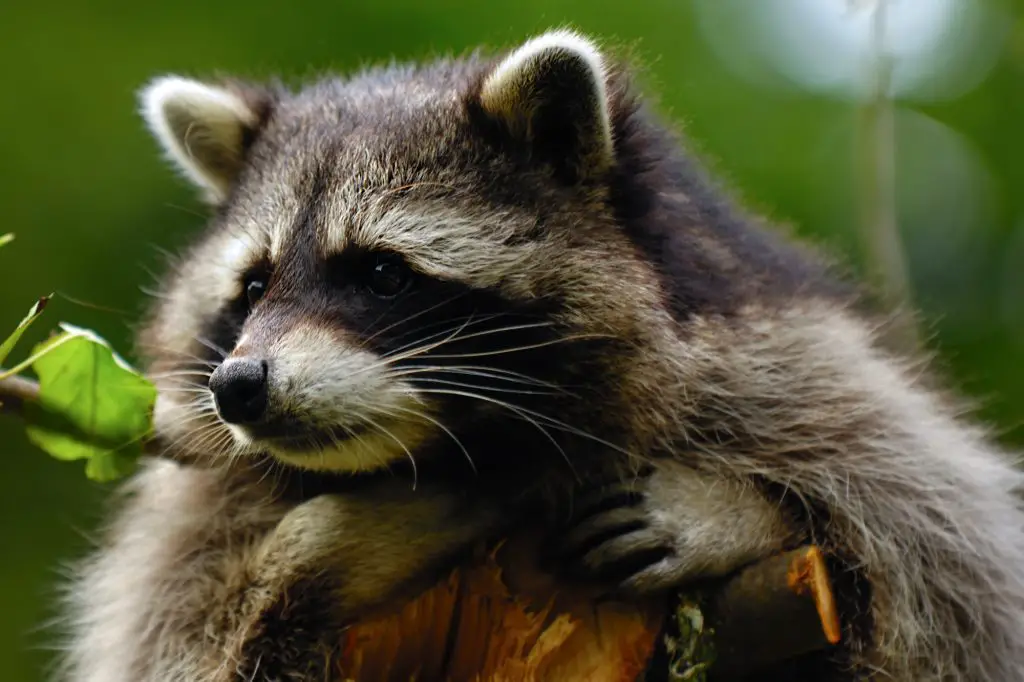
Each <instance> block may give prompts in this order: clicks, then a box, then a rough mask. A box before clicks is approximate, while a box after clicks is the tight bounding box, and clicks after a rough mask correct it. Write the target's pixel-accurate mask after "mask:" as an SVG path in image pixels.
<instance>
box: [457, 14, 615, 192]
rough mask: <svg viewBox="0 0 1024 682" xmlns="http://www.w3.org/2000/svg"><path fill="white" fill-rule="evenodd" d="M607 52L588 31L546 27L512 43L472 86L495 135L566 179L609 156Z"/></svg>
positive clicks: (474, 108) (576, 178) (586, 174)
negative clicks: (514, 46) (477, 84)
mask: <svg viewBox="0 0 1024 682" xmlns="http://www.w3.org/2000/svg"><path fill="white" fill-rule="evenodd" d="M606 78H607V73H606V65H605V58H604V56H603V55H602V54H601V51H600V50H599V49H598V46H597V45H596V44H595V43H594V42H593V41H592V40H590V39H589V38H586V37H584V36H582V35H580V34H579V33H576V32H574V31H571V30H567V29H559V30H554V31H549V32H547V33H545V34H542V35H540V36H538V37H535V38H532V39H530V40H528V41H526V42H525V43H524V44H522V45H521V46H520V47H519V48H517V49H515V50H513V51H512V52H511V54H509V55H507V56H506V57H505V58H504V59H503V60H501V62H500V63H498V64H497V66H495V67H494V69H493V70H492V71H491V72H490V73H489V74H487V76H486V77H485V78H484V79H483V81H482V83H481V84H480V87H479V90H478V91H476V92H474V93H471V95H472V96H473V99H471V101H470V102H469V105H470V111H471V112H479V113H482V114H483V119H484V120H485V121H489V122H490V128H491V129H492V130H497V131H498V135H499V136H500V138H502V139H504V140H506V141H508V142H511V143H512V145H513V146H514V147H515V148H517V149H518V150H520V151H522V152H526V153H527V154H528V155H529V157H530V158H531V159H533V160H534V161H535V162H540V163H544V164H547V165H548V166H550V167H551V168H553V169H554V170H555V172H556V174H557V175H558V176H559V177H561V178H563V179H565V180H566V181H568V182H570V183H574V182H580V181H586V180H588V179H592V178H596V177H600V176H601V175H602V174H603V173H604V172H605V171H607V170H608V169H609V168H610V167H611V165H612V164H613V163H614V155H615V145H614V141H613V140H612V130H611V123H610V111H609V102H608V94H607V91H606V84H605V81H606Z"/></svg>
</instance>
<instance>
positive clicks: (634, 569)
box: [593, 547, 673, 584]
mask: <svg viewBox="0 0 1024 682" xmlns="http://www.w3.org/2000/svg"><path fill="white" fill-rule="evenodd" d="M672 554H673V551H672V548H671V547H652V548H650V549H643V550H638V551H636V552H633V553H631V554H628V555H626V556H623V557H620V558H619V559H616V560H615V561H610V562H607V563H605V564H603V565H601V566H600V567H598V569H597V570H596V571H595V572H594V574H593V576H594V578H596V579H597V580H599V581H601V582H609V583H614V584H620V583H624V582H626V580H628V579H629V578H630V577H632V576H634V575H636V574H637V573H639V572H641V571H643V570H644V569H646V568H649V567H651V566H653V565H654V564H656V563H658V562H659V561H662V560H663V559H666V558H668V557H670V556H672Z"/></svg>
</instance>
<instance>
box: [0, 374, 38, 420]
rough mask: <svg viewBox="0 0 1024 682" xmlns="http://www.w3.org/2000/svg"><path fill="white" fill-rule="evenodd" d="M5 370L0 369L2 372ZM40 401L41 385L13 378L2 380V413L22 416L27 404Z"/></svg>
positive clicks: (0, 388)
mask: <svg viewBox="0 0 1024 682" xmlns="http://www.w3.org/2000/svg"><path fill="white" fill-rule="evenodd" d="M2 371H3V370H2V369H0V372H2ZM38 400H39V384H38V383H37V382H35V381H32V380H31V379H26V378H24V377H19V376H13V377H7V378H6V379H0V412H4V413H7V414H16V415H21V414H23V413H24V409H25V403H30V402H31V403H34V402H38Z"/></svg>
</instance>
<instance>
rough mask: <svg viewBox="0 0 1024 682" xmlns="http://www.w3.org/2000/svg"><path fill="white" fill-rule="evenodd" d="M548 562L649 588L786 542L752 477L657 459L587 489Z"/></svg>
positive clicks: (711, 572)
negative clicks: (625, 477)
mask: <svg viewBox="0 0 1024 682" xmlns="http://www.w3.org/2000/svg"><path fill="white" fill-rule="evenodd" d="M575 507H576V511H575V513H574V515H573V517H572V518H571V519H570V522H569V523H568V524H567V525H566V526H564V527H562V528H560V529H559V530H558V531H557V532H556V533H555V534H554V535H553V536H551V537H550V538H549V541H548V544H547V547H548V552H547V557H546V561H545V563H547V564H548V565H549V566H550V567H552V568H553V569H554V571H555V573H557V574H560V575H562V576H563V577H564V578H566V579H568V580H573V581H582V582H592V583H596V584H599V585H608V586H610V587H611V588H612V589H613V591H616V592H625V593H632V594H649V593H654V592H662V591H666V590H670V589H675V588H678V587H680V586H682V585H685V584H687V583H690V582H692V581H694V580H697V579H702V578H711V577H718V576H722V575H725V574H726V573H729V572H731V571H733V570H735V569H736V568H738V567H739V566H742V565H743V564H746V563H748V562H751V561H755V560H757V559H760V558H762V557H764V556H767V555H768V554H770V553H772V552H774V551H778V550H779V549H781V547H782V545H783V543H784V542H785V541H786V539H787V526H786V524H785V522H784V521H783V519H782V518H781V516H780V514H779V510H778V507H777V505H774V504H772V503H771V502H769V501H768V500H767V499H766V498H765V497H764V496H763V495H762V494H761V493H760V492H758V491H757V490H755V489H754V487H753V486H752V485H750V484H749V483H744V482H741V481H736V480H729V479H725V478H722V477H719V476H714V475H711V474H709V473H705V472H699V471H696V470H694V469H692V468H690V467H687V466H684V465H682V464H680V463H679V462H677V461H674V460H669V461H663V462H657V463H656V464H655V465H654V466H652V467H651V468H650V469H649V470H648V471H646V472H644V473H643V474H641V475H640V476H638V477H637V478H635V479H632V480H629V481H622V482H617V483H613V484H610V485H604V486H601V487H600V488H596V489H593V490H591V491H588V492H586V493H585V494H584V496H583V497H582V498H581V499H579V500H578V501H577V504H576V505H575Z"/></svg>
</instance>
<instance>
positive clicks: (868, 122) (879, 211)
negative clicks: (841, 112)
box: [858, 0, 920, 351]
mask: <svg viewBox="0 0 1024 682" xmlns="http://www.w3.org/2000/svg"><path fill="white" fill-rule="evenodd" d="M887 4H888V0H876V1H875V2H874V3H873V4H872V6H871V7H870V9H869V10H868V11H870V12H871V13H872V23H871V38H872V57H873V60H872V64H871V77H872V84H871V85H872V87H871V93H870V95H869V96H868V99H867V100H866V101H865V103H864V106H863V107H862V108H861V125H860V135H859V138H858V155H859V159H860V174H859V177H860V179H861V214H862V221H863V222H862V226H861V237H862V239H863V241H864V247H865V249H866V252H867V253H866V255H867V261H868V262H867V265H868V271H869V276H870V277H871V278H872V279H873V280H874V281H875V283H876V285H877V287H878V290H879V291H878V293H879V295H880V296H881V298H882V302H883V303H884V304H885V305H886V306H887V307H888V308H889V309H890V310H891V311H892V313H893V317H892V323H891V328H890V329H889V330H888V333H889V336H890V338H891V340H892V342H893V343H894V344H895V345H896V346H897V347H898V348H900V349H903V350H908V351H914V350H916V349H917V348H918V347H919V344H920V341H919V338H918V331H917V328H916V323H915V321H914V319H913V316H912V315H911V314H910V313H909V310H908V306H909V303H910V301H911V298H912V292H911V286H910V278H909V276H908V274H907V267H906V260H905V256H904V251H903V244H902V242H901V239H900V228H899V221H898V218H897V206H896V129H895V109H894V107H893V102H892V99H891V92H890V90H891V87H892V71H893V64H892V58H891V56H890V55H889V54H888V52H887V50H886V46H885V39H886V29H887V26H886V9H887Z"/></svg>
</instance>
